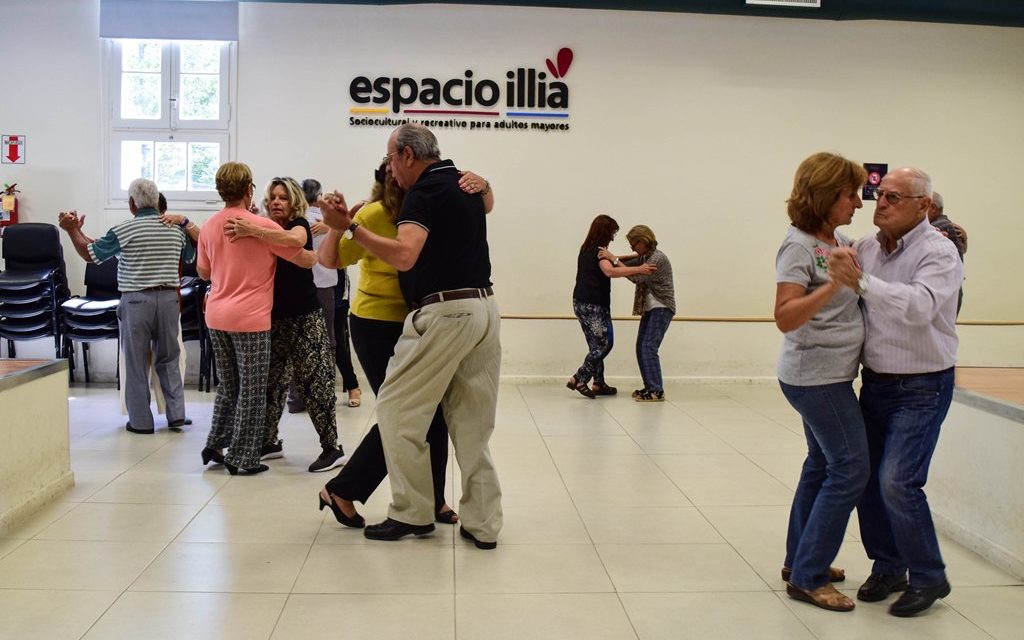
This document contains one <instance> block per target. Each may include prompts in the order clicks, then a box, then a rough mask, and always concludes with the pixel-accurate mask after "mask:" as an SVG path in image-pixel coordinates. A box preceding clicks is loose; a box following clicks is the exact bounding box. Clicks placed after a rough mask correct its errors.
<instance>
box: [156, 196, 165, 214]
mask: <svg viewBox="0 0 1024 640" xmlns="http://www.w3.org/2000/svg"><path fill="white" fill-rule="evenodd" d="M156 210H157V211H159V212H160V213H164V212H165V211H167V198H165V197H164V194H162V193H161V194H160V197H159V198H158V199H157V203H156Z"/></svg>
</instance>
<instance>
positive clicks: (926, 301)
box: [829, 168, 964, 616]
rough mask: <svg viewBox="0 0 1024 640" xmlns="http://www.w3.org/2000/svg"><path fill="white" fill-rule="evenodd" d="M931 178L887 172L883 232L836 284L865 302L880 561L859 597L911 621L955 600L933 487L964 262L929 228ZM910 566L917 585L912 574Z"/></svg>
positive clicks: (866, 521) (873, 549)
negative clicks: (928, 488)
mask: <svg viewBox="0 0 1024 640" xmlns="http://www.w3.org/2000/svg"><path fill="white" fill-rule="evenodd" d="M931 196H932V184H931V178H929V177H928V174H926V173H925V172H924V171H921V170H920V169H914V168H902V169H896V170H895V171H892V172H890V173H888V174H887V175H886V176H885V177H884V178H883V179H882V182H881V184H880V185H879V189H878V191H877V193H876V197H877V198H878V203H877V205H876V208H875V218H874V222H875V226H877V227H878V229H879V232H878V234H877V235H875V236H867V237H865V238H862V239H861V240H859V241H858V242H857V243H856V244H855V245H854V248H853V249H837V250H833V251H832V258H831V260H830V261H829V272H830V274H831V277H832V278H833V279H834V280H836V281H838V282H840V283H841V284H845V285H847V286H850V287H853V288H855V289H856V290H857V292H858V293H859V294H860V295H861V303H862V308H863V310H864V328H865V332H864V353H863V356H862V360H863V364H864V369H863V371H862V373H861V379H862V382H863V386H862V387H861V395H860V405H861V410H862V411H863V412H864V423H865V426H866V428H867V435H868V448H869V452H870V456H871V469H872V477H871V480H870V481H869V483H868V486H867V488H866V489H865V491H864V496H863V498H862V499H861V502H860V504H859V505H858V507H857V514H858V517H859V520H860V530H861V539H862V540H863V543H864V548H865V550H866V551H867V554H868V557H869V558H871V559H872V560H873V561H874V565H873V567H872V570H871V576H870V577H869V578H868V579H867V581H866V582H865V583H864V585H863V586H861V588H860V590H859V591H858V592H857V597H858V599H860V600H864V601H868V602H875V601H880V600H884V599H886V598H887V597H888V596H889V595H890V594H891V593H894V592H896V591H904V593H903V594H902V595H901V596H900V597H899V599H898V600H896V602H894V603H893V604H892V606H890V607H889V613H891V614H892V615H895V616H913V615H916V614H918V613H921V612H922V611H924V610H926V609H928V608H929V607H930V606H931V605H932V604H934V602H935V600H936V599H938V598H944V597H946V596H947V595H949V592H950V586H949V582H948V581H947V580H946V571H945V568H946V566H945V564H944V563H943V561H942V554H941V553H940V551H939V543H938V539H937V538H936V535H935V525H934V523H933V522H932V517H931V511H930V509H929V507H928V500H927V498H926V496H925V493H924V490H923V487H924V484H925V482H926V480H927V479H928V466H929V464H930V463H931V458H932V453H934V451H935V444H936V442H937V441H938V437H939V428H940V427H941V425H942V421H943V420H944V419H945V417H946V412H947V411H948V410H949V405H950V403H951V401H952V398H953V365H954V364H955V363H956V349H957V336H956V301H957V292H958V291H959V289H960V286H961V284H962V282H963V273H964V272H963V263H962V262H961V261H960V257H959V255H958V254H957V251H956V247H954V246H953V244H952V243H951V242H949V240H947V239H946V238H945V237H943V236H942V234H941V233H940V232H939V231H937V230H936V229H935V228H934V227H932V226H931V224H929V222H928V210H929V208H930V206H931ZM908 570H909V581H908V578H907V574H908Z"/></svg>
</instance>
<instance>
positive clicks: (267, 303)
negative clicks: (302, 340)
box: [198, 208, 302, 333]
mask: <svg viewBox="0 0 1024 640" xmlns="http://www.w3.org/2000/svg"><path fill="white" fill-rule="evenodd" d="M229 218H246V219H248V220H249V221H250V222H252V223H253V224H258V225H260V226H262V227H266V228H267V229H277V230H280V229H281V227H280V226H279V225H278V224H277V223H276V222H274V221H273V220H270V219H268V218H261V217H259V216H256V215H253V214H252V213H250V212H248V211H246V210H245V209H241V208H230V209H222V210H220V211H219V212H217V213H216V214H214V215H213V216H212V217H211V218H210V219H209V220H207V221H206V223H205V224H203V230H202V233H200V234H199V256H198V260H199V262H198V264H199V267H200V268H202V269H210V280H211V282H212V286H211V288H210V297H209V299H208V300H207V302H206V324H207V326H209V327H210V328H211V329H217V330H219V331H232V332H235V333H252V332H255V331H269V330H270V311H271V309H272V308H273V306H274V271H275V270H276V268H277V257H278V256H280V257H282V258H284V259H285V260H288V259H290V258H294V257H295V256H297V255H298V254H299V253H300V252H301V251H302V247H282V246H279V245H272V244H268V243H266V242H263V241H262V240H257V239H256V238H242V239H240V240H236V241H235V242H231V241H230V239H229V238H228V237H227V236H226V235H224V223H225V222H226V221H227V220H228V219H229Z"/></svg>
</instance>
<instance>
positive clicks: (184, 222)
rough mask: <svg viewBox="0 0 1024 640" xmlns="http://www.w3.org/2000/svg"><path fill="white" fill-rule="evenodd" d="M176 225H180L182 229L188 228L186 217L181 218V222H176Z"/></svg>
mask: <svg viewBox="0 0 1024 640" xmlns="http://www.w3.org/2000/svg"><path fill="white" fill-rule="evenodd" d="M178 226H179V227H181V228H182V229H187V228H188V218H182V219H181V222H179V223H178Z"/></svg>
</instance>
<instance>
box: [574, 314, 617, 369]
mask: <svg viewBox="0 0 1024 640" xmlns="http://www.w3.org/2000/svg"><path fill="white" fill-rule="evenodd" d="M572 310H573V312H574V313H575V314H576V319H577V320H579V321H580V327H581V328H582V329H583V337H584V338H586V339H587V357H586V358H584V359H583V364H582V365H580V368H579V369H578V370H577V371H576V382H577V383H578V384H586V383H588V382H590V379H591V378H593V379H594V384H596V385H600V386H604V384H605V382H604V359H605V358H606V357H607V356H608V354H609V353H611V352H612V346H613V345H614V344H615V332H614V331H613V329H612V310H611V309H610V308H608V307H603V306H601V305H599V304H591V303H589V302H579V301H578V300H573V301H572Z"/></svg>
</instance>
